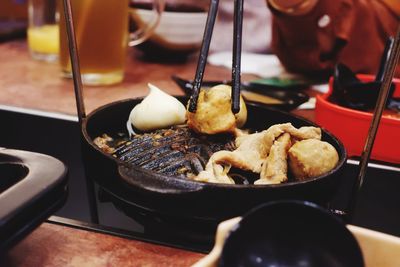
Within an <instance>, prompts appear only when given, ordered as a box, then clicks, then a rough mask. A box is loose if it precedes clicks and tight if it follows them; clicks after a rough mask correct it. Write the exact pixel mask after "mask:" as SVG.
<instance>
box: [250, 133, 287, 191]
mask: <svg viewBox="0 0 400 267" xmlns="http://www.w3.org/2000/svg"><path fill="white" fill-rule="evenodd" d="M290 139H291V138H290V134H288V133H284V134H282V135H281V136H280V137H279V138H278V139H276V141H275V142H274V144H273V145H272V147H271V150H270V152H269V155H268V157H267V159H266V160H265V161H264V163H263V165H262V168H261V174H260V179H258V180H257V181H255V182H254V184H280V183H282V182H286V181H287V179H288V176H287V170H288V167H287V153H288V150H289V148H290V146H291V145H292V142H291V140H290Z"/></svg>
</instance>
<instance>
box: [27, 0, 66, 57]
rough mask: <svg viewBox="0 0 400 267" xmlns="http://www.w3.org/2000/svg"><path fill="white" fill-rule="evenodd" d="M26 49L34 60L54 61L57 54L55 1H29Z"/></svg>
mask: <svg viewBox="0 0 400 267" xmlns="http://www.w3.org/2000/svg"><path fill="white" fill-rule="evenodd" d="M28 18H29V24H28V30H27V35H28V47H29V50H30V53H31V55H32V57H33V58H34V59H38V60H44V61H55V60H57V58H58V53H59V47H60V44H59V29H58V12H57V7H56V0H29V4H28Z"/></svg>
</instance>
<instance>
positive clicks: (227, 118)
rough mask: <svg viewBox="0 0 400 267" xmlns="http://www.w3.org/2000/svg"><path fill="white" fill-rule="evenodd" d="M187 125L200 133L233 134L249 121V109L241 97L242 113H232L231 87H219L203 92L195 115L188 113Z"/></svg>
mask: <svg viewBox="0 0 400 267" xmlns="http://www.w3.org/2000/svg"><path fill="white" fill-rule="evenodd" d="M186 116H187V119H188V121H187V124H188V125H189V127H190V128H191V129H193V130H194V131H196V132H198V133H204V134H218V133H233V132H235V129H236V127H241V126H243V125H244V124H245V122H246V120H247V108H246V104H245V103H244V100H243V98H242V97H240V111H239V113H238V114H236V115H235V114H233V112H232V111H231V87H230V86H229V85H217V86H214V87H212V88H210V89H208V90H201V91H200V94H199V99H198V101H197V110H196V112H195V113H191V112H187V113H186Z"/></svg>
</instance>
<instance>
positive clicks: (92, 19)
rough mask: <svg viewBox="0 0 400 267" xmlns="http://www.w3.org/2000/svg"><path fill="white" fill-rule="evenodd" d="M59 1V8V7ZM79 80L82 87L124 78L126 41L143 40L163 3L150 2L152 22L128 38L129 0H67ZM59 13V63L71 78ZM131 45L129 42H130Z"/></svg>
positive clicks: (61, 19) (152, 25) (63, 25)
mask: <svg viewBox="0 0 400 267" xmlns="http://www.w3.org/2000/svg"><path fill="white" fill-rule="evenodd" d="M62 1H63V0H60V4H61V6H62V7H63V3H62ZM70 1H71V6H72V15H73V21H74V28H75V37H76V42H77V48H78V49H77V50H78V55H79V61H80V69H81V77H82V82H83V84H86V85H109V84H115V83H119V82H121V81H122V80H123V77H124V66H125V60H126V50H127V47H128V43H129V41H133V43H134V44H139V43H141V42H143V41H144V40H146V39H147V38H148V37H149V36H150V35H151V32H152V31H153V30H154V28H155V27H156V26H157V24H158V22H159V17H160V15H161V12H162V10H163V5H164V0H154V7H155V8H154V9H155V11H157V12H155V14H156V16H155V19H154V20H153V21H152V22H151V23H150V25H147V27H143V28H142V29H140V30H138V31H137V34H133V35H130V34H129V27H128V22H129V0H70ZM61 10H62V12H60V14H61V16H60V63H61V68H62V71H63V73H64V75H65V76H67V77H72V74H71V72H72V71H71V62H70V57H69V49H68V40H67V32H66V25H65V17H64V15H65V14H64V11H63V9H61ZM130 43H132V42H130Z"/></svg>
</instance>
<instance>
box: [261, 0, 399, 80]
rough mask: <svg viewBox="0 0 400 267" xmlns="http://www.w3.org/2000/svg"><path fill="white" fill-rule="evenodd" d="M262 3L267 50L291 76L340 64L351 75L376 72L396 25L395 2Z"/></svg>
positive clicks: (300, 0)
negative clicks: (268, 31)
mask: <svg viewBox="0 0 400 267" xmlns="http://www.w3.org/2000/svg"><path fill="white" fill-rule="evenodd" d="M266 1H267V4H268V7H269V9H270V10H271V13H272V43H271V47H272V51H273V53H275V54H276V55H277V56H278V57H279V59H280V61H281V62H282V64H283V65H284V66H285V67H286V69H287V70H289V71H291V72H295V73H302V74H316V73H318V74H321V72H322V73H324V72H325V73H327V74H328V73H330V72H331V71H332V69H333V67H334V65H335V64H336V63H337V62H341V63H344V64H345V65H347V66H348V67H349V68H350V69H352V70H353V71H354V72H356V73H370V74H375V73H376V72H377V68H378V66H379V63H380V57H381V54H382V52H383V50H384V46H385V43H386V40H387V38H388V37H389V36H394V35H395V32H396V30H397V27H398V26H399V23H400V0H266ZM396 74H397V76H400V68H397V72H396Z"/></svg>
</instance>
